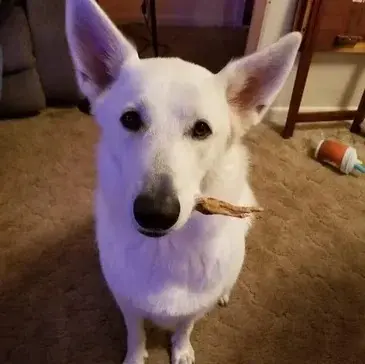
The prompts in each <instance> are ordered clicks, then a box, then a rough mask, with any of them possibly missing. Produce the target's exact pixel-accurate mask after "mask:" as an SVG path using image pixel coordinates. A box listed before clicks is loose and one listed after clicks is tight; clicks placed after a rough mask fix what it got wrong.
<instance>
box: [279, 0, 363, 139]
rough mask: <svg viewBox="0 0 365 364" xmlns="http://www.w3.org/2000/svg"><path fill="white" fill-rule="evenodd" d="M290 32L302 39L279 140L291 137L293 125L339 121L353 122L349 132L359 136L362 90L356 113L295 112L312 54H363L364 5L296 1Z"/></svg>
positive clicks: (349, 0)
mask: <svg viewBox="0 0 365 364" xmlns="http://www.w3.org/2000/svg"><path fill="white" fill-rule="evenodd" d="M334 9H335V10H334ZM339 14H340V16H341V18H342V20H343V21H341V22H338V16H339ZM294 30H300V31H301V32H302V33H304V37H303V42H302V45H301V49H300V57H299V63H298V70H297V74H296V78H295V82H294V88H293V92H292V97H291V100H290V105H289V111H288V116H287V120H286V124H285V127H284V130H283V133H282V136H283V137H284V138H290V137H291V136H293V133H294V129H295V126H296V124H297V123H308V122H311V123H313V122H324V121H325V122H328V121H339V120H353V122H352V125H351V129H350V130H351V131H352V132H354V133H359V132H360V130H361V127H360V124H361V123H362V121H363V120H364V119H365V89H364V92H363V94H362V97H361V101H360V103H359V105H358V108H357V110H340V111H326V112H299V108H300V104H301V101H302V97H303V92H304V88H305V84H306V81H307V77H308V72H309V68H310V65H311V61H312V56H313V53H314V52H317V51H322V52H323V51H324V52H343V53H365V2H354V1H353V0H307V1H305V0H302V1H299V3H298V7H297V11H296V17H295V20H294ZM364 64H365V60H364Z"/></svg>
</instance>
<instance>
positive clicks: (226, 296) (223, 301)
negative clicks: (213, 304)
mask: <svg viewBox="0 0 365 364" xmlns="http://www.w3.org/2000/svg"><path fill="white" fill-rule="evenodd" d="M228 302H229V294H224V295H223V296H222V297H220V298H219V300H218V305H219V306H221V307H226V306H228Z"/></svg>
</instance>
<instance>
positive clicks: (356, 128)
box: [350, 90, 365, 134]
mask: <svg viewBox="0 0 365 364" xmlns="http://www.w3.org/2000/svg"><path fill="white" fill-rule="evenodd" d="M364 119H365V90H364V92H363V94H362V96H361V100H360V104H359V106H358V108H357V111H356V116H355V118H354V121H353V122H352V124H351V128H350V131H351V132H352V133H356V134H359V133H360V132H361V126H360V125H361V123H362V122H363V121H364Z"/></svg>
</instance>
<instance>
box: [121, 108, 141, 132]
mask: <svg viewBox="0 0 365 364" xmlns="http://www.w3.org/2000/svg"><path fill="white" fill-rule="evenodd" d="M120 122H121V123H122V125H123V126H124V127H125V128H126V129H128V130H130V131H133V132H137V131H140V130H141V129H142V128H143V126H144V124H143V121H142V119H141V117H140V115H139V114H138V112H137V111H134V110H130V111H126V112H125V113H124V114H123V115H122V116H121V118H120Z"/></svg>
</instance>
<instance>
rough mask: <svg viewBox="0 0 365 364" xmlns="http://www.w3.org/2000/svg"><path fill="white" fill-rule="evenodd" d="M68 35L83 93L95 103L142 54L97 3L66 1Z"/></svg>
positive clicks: (90, 0)
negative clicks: (133, 60)
mask: <svg viewBox="0 0 365 364" xmlns="http://www.w3.org/2000/svg"><path fill="white" fill-rule="evenodd" d="M66 35H67V41H68V44H69V49H70V54H71V58H72V61H73V64H74V68H75V73H76V79H77V82H78V85H79V88H80V90H81V92H82V93H83V94H84V95H85V96H86V97H87V98H88V99H89V101H91V102H92V101H93V100H94V99H95V98H96V97H97V96H98V95H100V94H101V93H102V92H103V91H104V90H105V89H106V88H107V87H109V86H110V85H111V84H112V83H113V82H114V81H115V80H116V79H117V78H118V75H119V72H120V70H121V68H122V66H123V63H125V62H127V61H129V60H131V59H132V58H135V59H136V60H138V53H137V51H136V49H135V48H134V47H133V45H132V44H131V43H130V42H129V41H128V40H127V39H126V38H125V37H124V36H123V35H122V34H121V33H120V31H119V30H118V29H117V27H116V26H115V25H114V24H113V23H112V21H111V20H110V19H109V18H108V16H107V15H106V14H105V12H104V11H103V10H102V9H101V8H100V6H99V5H98V4H97V3H96V1H95V0H66Z"/></svg>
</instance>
